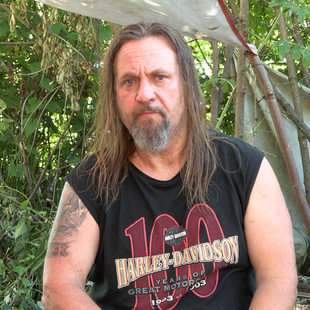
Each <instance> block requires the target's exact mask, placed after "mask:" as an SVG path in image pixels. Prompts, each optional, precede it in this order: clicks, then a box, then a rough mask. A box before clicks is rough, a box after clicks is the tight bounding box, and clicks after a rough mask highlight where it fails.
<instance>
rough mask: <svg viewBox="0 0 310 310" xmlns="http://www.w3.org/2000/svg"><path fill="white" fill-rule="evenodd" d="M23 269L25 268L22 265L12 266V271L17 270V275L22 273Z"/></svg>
mask: <svg viewBox="0 0 310 310" xmlns="http://www.w3.org/2000/svg"><path fill="white" fill-rule="evenodd" d="M25 270H26V268H25V267H23V266H15V267H14V268H13V271H14V272H17V273H18V274H19V275H21V274H22V273H24V272H25Z"/></svg>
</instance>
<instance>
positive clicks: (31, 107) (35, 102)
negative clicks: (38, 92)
mask: <svg viewBox="0 0 310 310" xmlns="http://www.w3.org/2000/svg"><path fill="white" fill-rule="evenodd" d="M39 103H40V100H39V99H38V98H36V97H32V98H30V99H29V100H28V104H29V107H27V108H26V113H28V114H30V113H32V112H33V111H34V110H35V109H36V108H37V106H38V105H39Z"/></svg>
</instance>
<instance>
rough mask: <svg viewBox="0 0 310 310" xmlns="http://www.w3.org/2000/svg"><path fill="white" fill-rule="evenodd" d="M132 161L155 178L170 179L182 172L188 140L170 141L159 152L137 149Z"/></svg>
mask: <svg viewBox="0 0 310 310" xmlns="http://www.w3.org/2000/svg"><path fill="white" fill-rule="evenodd" d="M182 140H183V141H182ZM130 161H131V162H132V163H133V164H134V165H135V166H136V167H137V168H138V169H139V170H141V171H142V172H143V173H145V174H146V175H148V176H150V177H152V178H153V179H156V180H161V181H167V180H170V179H172V178H173V177H174V176H176V175H177V174H178V173H179V172H180V170H181V169H182V167H183V166H184V164H185V162H186V140H185V139H179V140H178V142H177V143H175V142H174V141H170V143H169V145H168V146H167V148H166V149H165V150H164V151H163V152H161V153H159V154H152V153H147V152H145V151H143V150H140V149H137V150H136V152H135V153H134V154H133V156H132V157H131V158H130Z"/></svg>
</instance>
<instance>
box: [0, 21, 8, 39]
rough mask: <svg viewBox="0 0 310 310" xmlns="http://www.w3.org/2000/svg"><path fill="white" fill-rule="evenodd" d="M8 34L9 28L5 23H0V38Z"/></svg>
mask: <svg viewBox="0 0 310 310" xmlns="http://www.w3.org/2000/svg"><path fill="white" fill-rule="evenodd" d="M9 32H10V26H9V25H8V23H7V22H2V23H0V36H3V37H5V36H6V35H7V34H8V33H9Z"/></svg>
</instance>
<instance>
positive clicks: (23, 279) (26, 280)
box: [22, 278, 31, 288]
mask: <svg viewBox="0 0 310 310" xmlns="http://www.w3.org/2000/svg"><path fill="white" fill-rule="evenodd" d="M22 283H23V285H24V287H25V288H27V287H29V286H31V282H30V281H29V280H28V279H27V278H22Z"/></svg>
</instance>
